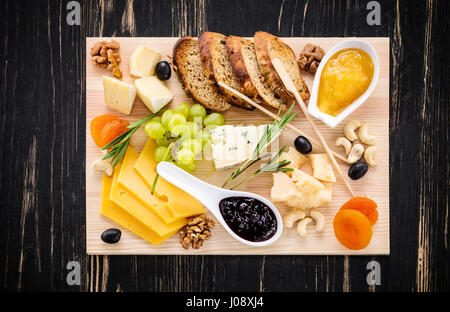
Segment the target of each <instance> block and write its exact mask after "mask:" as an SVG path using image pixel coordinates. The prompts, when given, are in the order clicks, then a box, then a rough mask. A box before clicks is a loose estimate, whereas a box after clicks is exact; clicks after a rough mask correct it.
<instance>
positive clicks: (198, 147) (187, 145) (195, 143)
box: [181, 139, 202, 155]
mask: <svg viewBox="0 0 450 312" xmlns="http://www.w3.org/2000/svg"><path fill="white" fill-rule="evenodd" d="M181 148H182V149H188V150H190V151H191V152H193V153H194V155H197V154H199V153H201V151H202V142H201V141H200V140H192V139H190V140H186V141H184V142H183V143H182V144H181Z"/></svg>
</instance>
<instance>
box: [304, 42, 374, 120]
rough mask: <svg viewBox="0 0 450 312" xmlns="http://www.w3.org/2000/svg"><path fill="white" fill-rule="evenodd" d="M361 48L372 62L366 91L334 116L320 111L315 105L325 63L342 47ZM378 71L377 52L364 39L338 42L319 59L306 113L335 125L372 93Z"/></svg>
mask: <svg viewBox="0 0 450 312" xmlns="http://www.w3.org/2000/svg"><path fill="white" fill-rule="evenodd" d="M351 48H356V49H361V50H363V51H365V52H366V53H367V54H369V56H370V58H371V59H372V62H373V66H374V68H373V77H372V81H371V83H370V85H369V87H368V88H367V90H366V92H364V93H363V94H362V95H361V96H360V97H359V98H357V99H356V100H355V101H354V102H353V103H352V104H350V105H349V106H347V108H346V109H344V110H343V111H342V112H341V113H340V114H339V115H337V116H336V117H334V116H331V115H328V114H325V113H322V112H321V111H320V110H319V108H318V107H317V98H318V94H319V85H320V76H322V70H323V68H324V67H325V64H326V63H327V62H328V60H329V59H330V57H332V56H333V55H334V54H336V53H337V52H339V51H340V50H343V49H351ZM379 73H380V62H379V60H378V54H377V52H376V51H375V49H374V48H373V47H372V46H371V45H370V44H368V43H367V42H365V41H362V40H347V41H343V42H340V43H338V44H336V45H334V46H333V47H332V48H331V49H330V50H329V51H328V52H327V54H325V56H324V57H323V59H322V61H320V65H319V68H317V71H316V75H315V76H314V84H313V88H312V92H311V98H310V99H309V104H308V113H309V114H310V115H311V116H314V117H315V118H317V119H320V120H322V121H323V122H324V123H325V124H326V125H328V126H330V127H331V128H334V127H336V126H337V125H338V124H339V123H340V122H341V121H342V120H344V119H345V118H346V117H347V116H348V115H350V114H351V113H352V112H353V111H354V110H355V109H357V108H358V107H360V106H361V105H362V104H363V103H364V102H365V101H367V99H368V98H369V96H370V95H371V94H372V92H373V90H374V89H375V86H376V85H377V82H378V76H379Z"/></svg>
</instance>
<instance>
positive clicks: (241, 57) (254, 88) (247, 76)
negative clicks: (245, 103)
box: [225, 36, 292, 109]
mask: <svg viewBox="0 0 450 312" xmlns="http://www.w3.org/2000/svg"><path fill="white" fill-rule="evenodd" d="M225 45H226V47H227V51H228V54H229V55H230V61H231V66H232V67H233V71H234V74H235V75H236V76H237V77H238V79H239V82H240V84H241V87H242V88H243V90H244V94H245V95H247V96H248V97H251V98H253V99H254V100H256V101H258V100H260V103H262V104H264V105H266V106H268V107H272V108H276V109H279V108H280V107H281V108H283V109H284V108H286V107H287V106H288V105H289V104H290V103H291V102H292V101H291V100H290V99H289V100H288V99H285V98H281V97H280V96H278V95H277V94H275V93H274V92H273V91H272V90H271V89H270V87H269V85H268V84H267V82H266V81H265V78H264V76H263V74H262V73H261V70H260V69H259V65H258V61H257V59H256V54H255V48H254V45H253V42H252V41H250V40H248V39H244V38H240V37H236V36H230V37H228V38H227V40H226V42H225Z"/></svg>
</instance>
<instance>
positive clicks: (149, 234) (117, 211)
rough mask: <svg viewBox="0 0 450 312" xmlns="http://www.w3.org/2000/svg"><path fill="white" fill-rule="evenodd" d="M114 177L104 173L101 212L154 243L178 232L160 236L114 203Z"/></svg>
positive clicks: (158, 242) (157, 243)
mask: <svg viewBox="0 0 450 312" xmlns="http://www.w3.org/2000/svg"><path fill="white" fill-rule="evenodd" d="M112 182H113V178H112V177H108V176H107V175H106V174H104V175H103V187H102V205H101V208H100V214H101V215H102V216H104V217H106V218H108V219H110V220H111V221H113V222H115V223H117V224H119V225H120V226H121V227H123V228H125V229H127V230H128V231H130V232H132V233H133V234H135V235H137V236H139V237H141V238H143V239H145V240H146V241H147V242H149V243H150V244H153V245H159V244H161V243H162V242H163V241H164V240H166V239H167V238H169V237H170V236H171V235H173V234H174V233H176V231H175V230H174V231H173V233H169V234H167V235H165V236H159V235H157V234H156V233H155V232H153V231H152V230H151V229H150V228H148V227H146V226H145V225H144V224H143V223H142V222H141V221H139V220H138V219H136V218H135V217H133V216H132V215H131V214H129V213H128V212H127V211H126V210H125V209H122V208H121V207H120V206H118V205H116V204H114V203H113V202H112V201H111V200H110V199H109V195H110V193H111V187H112Z"/></svg>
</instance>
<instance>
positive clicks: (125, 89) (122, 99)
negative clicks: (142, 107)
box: [103, 76, 136, 115]
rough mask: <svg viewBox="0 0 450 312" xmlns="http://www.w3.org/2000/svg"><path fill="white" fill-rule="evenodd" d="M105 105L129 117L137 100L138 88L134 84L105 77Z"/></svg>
mask: <svg viewBox="0 0 450 312" xmlns="http://www.w3.org/2000/svg"><path fill="white" fill-rule="evenodd" d="M103 92H104V96H105V104H106V105H107V106H108V107H110V108H112V109H114V110H116V111H118V112H120V113H123V114H127V115H129V114H130V113H131V109H132V108H133V104H134V100H135V99H136V88H135V87H134V86H133V85H132V84H128V83H126V82H123V81H120V80H118V79H115V78H111V77H108V76H103Z"/></svg>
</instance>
